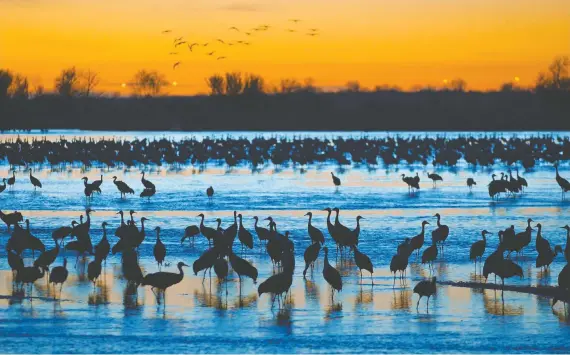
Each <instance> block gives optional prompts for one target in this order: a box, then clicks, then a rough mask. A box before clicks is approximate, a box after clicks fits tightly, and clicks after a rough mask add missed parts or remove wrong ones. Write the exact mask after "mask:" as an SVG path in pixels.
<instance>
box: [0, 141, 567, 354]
mask: <svg viewBox="0 0 570 355" xmlns="http://www.w3.org/2000/svg"><path fill="white" fill-rule="evenodd" d="M50 133H51V132H50ZM53 133H54V134H56V135H57V136H58V137H59V134H63V133H65V134H68V135H71V136H79V135H80V134H83V133H84V132H75V131H73V132H67V131H66V132H53ZM108 133H109V134H111V135H118V136H121V137H128V136H131V135H133V136H137V137H140V138H143V136H142V134H143V133H140V134H141V136H139V132H135V133H132V132H88V133H87V134H95V135H106V134H108ZM239 133H240V135H241V133H243V132H239ZM299 133H300V132H297V134H299ZM463 133H465V132H462V133H461V134H463ZM145 134H146V133H145ZM148 134H157V135H158V134H165V135H167V136H169V137H176V135H175V133H174V132H159V133H157V132H152V133H148ZM176 134H178V133H176ZM180 134H185V135H186V136H188V135H195V134H193V133H192V134H191V133H180ZM204 134H210V133H204ZM216 134H218V133H216ZM232 134H233V133H232ZM248 134H252V135H258V134H261V133H248ZM279 134H280V133H279ZM288 134H289V133H288ZM290 134H293V133H290ZM307 134H312V133H307ZM315 134H321V133H315ZM323 134H325V135H326V134H330V135H333V134H334V135H337V134H338V135H346V134H343V133H337V132H334V133H333V132H327V133H323ZM350 134H354V135H360V134H362V133H361V132H356V133H350ZM366 134H367V135H368V134H369V133H366ZM491 134H492V133H491ZM504 134H510V133H504ZM525 134H532V132H528V133H525ZM244 135H245V133H244ZM180 137H181V136H180ZM145 169H146V170H147V176H146V178H147V179H149V180H151V181H152V182H153V183H154V184H155V185H156V186H157V190H158V192H157V194H156V195H155V196H154V197H153V198H152V199H151V200H150V201H147V200H146V199H141V198H139V197H138V193H140V192H141V191H142V184H141V182H140V174H139V172H140V170H139V169H131V170H129V171H125V170H123V169H120V170H111V171H106V170H103V171H101V170H99V169H92V170H89V171H83V170H81V168H78V167H75V168H69V169H66V170H64V171H51V170H49V169H45V170H41V171H34V175H35V176H36V177H38V178H39V179H40V180H41V181H42V183H43V185H44V187H43V188H42V189H41V190H38V191H37V192H34V190H33V187H32V186H31V184H30V182H29V180H28V171H26V170H20V171H17V173H16V179H17V181H16V185H15V186H14V189H13V190H11V191H10V190H6V191H4V192H3V193H1V194H0V207H1V209H2V210H4V211H12V210H19V211H21V212H22V213H23V214H24V218H29V219H30V221H31V231H32V233H33V234H34V235H36V236H37V237H39V238H41V239H42V240H43V241H44V242H45V244H46V246H47V247H48V248H51V247H53V241H51V240H50V238H49V236H50V235H51V231H52V230H53V229H54V228H57V227H59V226H62V225H66V224H68V223H70V222H71V220H74V219H75V220H78V218H79V215H80V214H81V213H84V212H83V210H84V209H85V207H86V201H85V197H84V196H83V182H82V181H81V180H80V179H81V177H83V176H88V177H89V178H90V179H97V178H98V177H99V175H100V174H104V183H103V185H102V190H103V193H102V195H100V196H95V198H94V199H93V201H92V202H91V203H90V204H89V206H90V207H91V208H92V209H93V210H95V212H94V213H93V215H92V228H91V237H92V239H93V242H94V244H95V243H97V242H98V241H99V240H100V238H101V235H102V230H101V227H100V226H101V223H102V222H103V221H107V222H108V223H109V224H110V227H109V238H110V241H111V243H114V242H116V240H117V238H116V237H114V236H113V234H114V229H115V228H116V227H117V226H118V224H119V221H120V220H119V218H118V216H117V215H116V212H117V211H118V210H119V209H123V210H129V209H134V210H136V211H137V212H138V213H137V214H136V215H135V216H136V219H137V220H138V219H140V218H141V217H143V216H144V217H147V218H148V219H149V221H148V222H147V224H146V230H147V239H146V240H145V242H144V243H143V245H142V246H141V248H140V254H141V265H142V267H143V268H144V272H145V273H147V272H155V271H157V266H156V264H155V262H154V259H153V256H152V248H153V246H154V241H155V237H154V232H153V229H154V228H155V227H156V226H160V227H161V228H162V232H161V239H162V240H163V242H164V243H165V244H166V246H167V250H168V254H167V262H169V263H171V266H169V267H167V268H166V269H167V270H169V271H173V272H174V271H176V270H175V266H174V265H175V264H176V263H177V262H178V261H184V262H186V263H187V264H191V263H192V262H193V261H194V260H195V259H196V258H197V257H198V256H199V255H200V253H201V252H203V251H204V250H205V249H206V248H207V241H206V240H205V239H204V238H203V237H198V238H197V239H196V240H195V243H194V245H190V244H188V243H185V244H184V245H180V237H181V236H182V234H183V229H184V228H185V227H186V226H188V225H190V224H198V223H199V218H197V217H196V215H197V214H198V213H200V212H204V213H205V214H206V224H208V225H210V226H214V219H215V218H218V217H219V218H222V220H223V226H228V225H229V224H231V223H232V222H233V218H232V217H231V216H232V213H233V211H234V210H237V211H238V212H239V213H242V214H243V215H244V224H245V227H246V228H248V229H249V230H251V231H253V219H252V217H253V216H254V215H257V216H259V217H267V216H273V217H274V219H275V220H276V222H277V227H278V229H279V230H280V231H281V232H284V231H290V233H291V236H292V237H291V238H292V240H293V241H294V244H295V252H296V256H297V258H296V259H297V265H296V271H295V275H294V283H293V287H292V294H291V301H290V302H289V303H287V304H286V305H285V307H284V309H283V310H279V309H278V307H277V305H275V307H274V308H273V310H272V309H271V300H270V298H269V296H268V295H263V296H261V297H259V296H257V292H256V290H257V285H254V284H253V282H252V281H251V280H249V279H247V280H245V281H244V282H243V284H242V292H241V296H240V294H239V287H238V279H237V275H235V274H233V273H232V274H231V275H230V280H229V282H228V284H227V291H228V294H227V295H226V285H219V284H218V282H217V281H216V280H215V277H213V278H212V279H211V281H210V279H209V278H208V276H206V281H205V283H204V284H203V283H202V275H198V276H194V275H193V274H192V272H191V270H189V269H187V270H185V271H186V274H185V277H184V280H183V281H182V282H181V283H180V284H178V285H176V286H175V287H172V288H170V289H169V290H168V292H167V296H166V298H167V299H166V305H164V304H161V305H157V303H156V300H155V298H154V295H153V294H152V292H151V291H150V289H148V288H146V289H145V288H142V287H140V288H139V289H138V297H137V299H136V300H134V299H133V298H132V297H128V296H125V295H124V291H125V280H123V279H122V276H121V268H120V260H119V258H118V257H111V258H110V259H109V260H108V261H107V265H106V267H105V275H104V277H102V279H101V280H100V281H99V283H98V284H97V286H96V287H95V288H94V287H93V285H92V284H91V283H90V282H89V281H88V280H87V278H86V275H85V274H86V270H85V269H86V263H88V262H89V261H90V258H87V259H86V260H81V259H80V260H79V262H78V263H77V265H75V256H74V255H73V254H71V253H69V254H67V255H66V256H67V257H68V260H69V265H68V269H69V270H70V277H69V279H68V281H67V282H66V283H65V285H64V286H63V292H62V296H61V298H62V300H61V301H53V299H52V297H53V295H54V290H53V288H48V287H47V286H46V280H45V279H42V280H39V281H38V282H36V284H35V285H34V286H33V291H32V292H33V296H34V298H33V299H32V300H31V301H30V300H29V299H23V300H22V299H21V298H18V297H12V293H13V288H12V284H11V280H12V275H11V272H10V271H9V267H8V265H7V261H6V252H5V250H4V249H5V248H4V246H5V244H6V241H7V240H8V238H9V234H8V233H7V232H6V229H5V228H3V227H2V226H0V320H1V321H0V344H2V351H1V352H6V353H23V352H27V353H29V352H43V353H46V352H60V353H61V352H64V353H70V352H79V353H89V352H107V353H149V352H151V353H179V352H193V353H197V352H210V353H212V352H214V353H235V352H252V353H253V352H255V353H294V352H295V353H296V352H322V353H332V352H341V353H361V352H399V353H401V352H411V353H433V352H448V353H449V352H471V353H473V352H485V353H489V352H499V353H506V352H518V353H567V352H569V351H570V346H568V344H567V342H565V341H564V339H568V336H569V335H570V326H569V324H568V317H567V315H565V314H564V310H563V307H562V305H560V304H559V305H557V306H556V307H555V308H554V309H551V306H550V300H548V299H546V298H541V297H537V296H533V295H527V294H520V293H514V292H505V294H504V302H503V299H502V298H501V293H500V292H495V291H481V290H471V289H468V288H458V287H451V286H441V285H440V286H438V292H437V296H436V297H435V298H432V299H431V300H430V309H429V313H428V312H427V311H426V303H425V302H426V300H425V298H424V299H422V301H421V303H420V307H419V311H416V302H417V299H418V296H417V295H413V294H412V289H413V286H414V285H415V284H416V283H417V282H418V281H419V280H422V279H424V278H427V277H429V276H430V273H429V270H428V268H427V267H426V266H423V265H421V264H418V263H416V262H415V256H413V257H411V261H412V264H411V265H410V266H409V267H408V270H407V279H406V283H405V284H400V283H399V281H396V285H395V286H393V279H392V275H391V274H390V272H389V269H388V264H389V262H390V259H391V257H392V255H393V254H394V252H395V249H396V246H397V244H398V243H399V242H401V241H402V240H403V239H404V238H405V237H412V236H414V235H416V234H418V233H419V231H420V225H421V221H422V220H424V219H425V220H428V221H429V222H430V223H431V225H430V226H428V229H427V230H428V237H427V238H426V239H427V240H429V233H430V232H431V230H433V228H434V227H433V226H434V224H435V223H436V220H435V218H434V217H433V215H434V214H435V213H436V212H439V213H440V214H441V215H442V223H444V224H447V225H448V226H449V227H450V230H451V232H450V237H449V238H448V243H447V244H448V246H447V248H446V252H445V255H444V256H442V257H440V258H439V260H438V262H436V265H435V266H436V267H435V275H436V276H437V277H438V278H439V279H440V280H443V281H468V280H472V281H473V280H480V277H479V275H476V274H475V268H474V266H473V264H471V263H470V262H469V261H468V252H469V247H470V245H471V243H473V242H474V241H476V240H479V239H480V232H481V230H482V229H487V230H489V231H491V232H492V233H493V234H494V235H492V236H490V237H489V245H488V249H487V252H486V255H488V254H489V253H490V252H491V251H492V250H494V248H495V247H496V245H497V232H498V231H499V230H500V229H505V228H507V227H508V226H510V225H511V224H514V225H515V227H516V230H517V232H518V231H521V230H522V229H523V228H524V227H525V226H526V219H527V218H528V217H531V218H533V219H534V220H535V221H536V222H540V223H542V225H543V227H544V230H543V235H544V236H545V237H546V238H547V239H549V240H550V242H551V244H552V245H555V244H560V245H562V246H563V247H564V246H565V243H566V236H565V232H564V230H562V229H560V228H559V227H561V226H563V225H565V224H567V223H568V217H567V216H568V212H569V208H570V202H568V201H561V198H560V191H559V188H558V186H557V184H556V182H555V180H554V171H553V169H552V168H551V167H550V166H538V167H537V168H535V169H534V170H532V171H527V172H522V170H521V172H522V173H523V175H524V176H525V178H526V179H527V180H528V182H529V188H528V190H527V191H526V192H525V194H524V195H522V196H520V197H517V198H515V199H513V198H510V199H502V200H500V201H499V202H492V201H490V199H489V197H488V194H487V191H486V184H487V183H488V181H489V180H490V178H489V176H490V174H491V173H492V172H493V171H504V169H505V167H500V166H496V167H494V170H490V169H485V170H475V171H473V170H471V169H470V168H469V167H467V166H459V167H457V168H454V169H449V170H438V173H439V174H440V175H442V176H443V179H444V181H443V183H442V184H441V185H439V186H438V187H437V188H435V189H434V188H432V185H431V181H428V179H427V176H425V175H424V174H423V173H424V171H427V170H424V169H426V168H424V167H423V166H399V167H396V168H391V169H389V170H386V169H377V170H369V169H367V168H366V167H362V166H352V167H349V168H344V169H343V170H338V167H337V166H333V165H320V166H317V167H314V168H309V169H308V170H306V171H300V170H296V169H293V168H290V167H283V168H278V169H277V168H275V167H267V168H266V169H263V170H262V171H260V172H254V173H252V172H251V170H249V169H248V168H246V167H244V168H234V169H231V170H228V169H227V168H226V167H225V166H223V165H221V166H215V165H212V166H208V167H207V168H206V169H205V170H197V169H193V168H192V167H188V168H182V169H177V170H174V169H169V168H165V167H162V168H161V169H157V168H156V167H146V168H145ZM330 171H335V174H337V175H338V176H339V177H340V178H341V179H342V182H343V185H342V186H341V187H340V188H339V189H336V188H335V187H334V186H333V185H332V183H331V180H330ZM416 171H417V172H419V173H420V177H421V179H422V182H421V183H420V184H421V190H420V192H419V193H418V194H417V195H415V196H410V195H408V192H407V187H406V185H405V184H404V183H403V182H402V181H401V180H400V174H402V173H405V174H410V173H415V172H416ZM429 171H430V172H431V169H430V170H429ZM560 173H561V175H563V176H566V177H570V170H569V169H567V168H564V169H562V170H561V171H560ZM7 175H8V171H7V167H6V166H2V167H0V177H4V176H7ZM113 175H116V176H117V177H118V179H120V180H123V181H125V182H126V183H128V184H129V185H130V186H131V187H133V188H134V190H135V192H136V193H137V194H136V195H134V196H132V195H129V196H128V198H127V199H125V200H122V199H120V197H119V193H118V191H117V190H116V188H115V186H114V185H113V184H112V182H111V179H110V178H111V177H112V176H113ZM467 177H474V178H475V180H476V181H477V183H478V185H477V186H476V188H475V189H474V190H473V192H469V190H468V188H467V186H465V180H466V179H467ZM210 185H212V186H214V188H215V190H216V194H215V196H214V199H213V200H212V201H211V202H209V201H208V199H207V198H206V196H205V189H206V188H207V187H208V186H210ZM335 206H337V207H339V208H340V209H341V222H342V223H343V224H345V225H347V226H349V227H350V228H354V226H355V218H356V216H357V215H361V216H363V217H364V218H365V219H363V220H362V221H361V225H362V232H361V236H360V244H359V248H360V250H361V251H362V252H364V253H366V254H367V255H368V256H369V257H370V258H371V260H372V262H373V264H374V267H375V272H374V275H373V281H374V285H372V283H371V279H370V276H369V275H368V273H366V272H365V273H364V278H363V281H362V283H361V282H360V275H359V273H358V269H357V268H356V266H355V265H354V262H353V261H352V258H348V259H344V260H342V261H341V260H340V259H339V260H334V257H335V253H334V252H332V255H331V257H332V259H333V260H331V263H332V264H333V265H335V266H336V267H337V268H338V269H339V270H340V271H341V274H342V277H343V284H344V287H343V291H342V293H341V294H339V295H336V294H335V298H334V302H333V301H331V291H330V287H329V286H328V285H327V284H326V282H325V281H324V279H323V277H322V274H321V272H322V266H323V263H322V257H323V255H322V253H321V256H320V261H319V263H318V264H317V266H316V268H315V270H314V272H313V273H312V274H311V273H310V272H309V274H308V275H307V276H308V278H307V280H306V281H305V280H304V279H303V277H302V269H303V266H304V265H303V257H302V255H303V252H304V250H305V248H306V247H307V246H308V245H309V239H308V236H307V229H306V227H307V217H304V214H305V213H306V212H307V211H313V213H314V214H315V216H314V219H313V224H314V225H315V226H316V227H318V228H320V229H321V230H323V232H324V233H325V237H326V238H327V245H329V247H330V248H331V249H334V246H332V243H331V240H330V237H329V236H328V234H327V233H326V222H325V218H326V213H325V212H323V211H321V210H322V209H323V208H325V207H335ZM534 237H535V235H534V234H533V242H532V243H531V245H530V247H529V248H528V250H527V252H526V253H525V257H524V258H521V259H519V260H517V262H519V263H520V264H521V266H522V268H523V271H524V278H522V279H509V280H508V281H507V283H511V284H521V285H527V284H531V285H536V284H541V285H543V284H551V285H555V284H556V282H557V275H558V272H559V271H560V269H561V268H562V267H563V266H564V265H565V261H564V257H563V256H558V257H557V258H556V259H555V261H554V263H553V265H552V269H551V271H550V272H549V273H546V274H544V273H541V272H540V271H539V270H538V269H536V268H535V267H534V259H535V258H536V253H535V250H534ZM254 239H255V235H254ZM255 242H256V245H255V247H254V249H253V250H251V251H249V250H248V251H247V252H246V253H245V257H246V258H247V259H248V260H250V261H251V262H252V263H253V264H254V265H255V266H256V267H257V268H258V269H259V280H258V284H259V282H261V281H263V280H265V279H266V278H267V277H268V276H270V275H271V273H272V267H271V262H270V259H269V257H268V256H267V255H266V254H265V253H262V252H261V251H260V247H259V243H258V240H257V239H255ZM234 250H235V251H236V252H239V251H240V247H239V245H237V242H236V245H235V246H234ZM62 258H63V256H61V257H60V258H58V260H57V261H56V263H55V264H56V265H60V264H61V263H62ZM32 261H33V260H32V257H31V254H28V252H26V260H25V262H26V264H31V263H32ZM189 274H192V275H189ZM58 294H59V293H58Z"/></svg>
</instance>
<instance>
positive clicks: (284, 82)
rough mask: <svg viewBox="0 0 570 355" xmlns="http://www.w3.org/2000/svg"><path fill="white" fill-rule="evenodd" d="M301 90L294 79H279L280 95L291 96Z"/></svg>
mask: <svg viewBox="0 0 570 355" xmlns="http://www.w3.org/2000/svg"><path fill="white" fill-rule="evenodd" d="M300 89H301V84H299V82H298V81H297V80H296V79H292V78H291V79H281V83H280V87H279V92H280V93H281V94H291V93H293V92H297V91H299V90H300Z"/></svg>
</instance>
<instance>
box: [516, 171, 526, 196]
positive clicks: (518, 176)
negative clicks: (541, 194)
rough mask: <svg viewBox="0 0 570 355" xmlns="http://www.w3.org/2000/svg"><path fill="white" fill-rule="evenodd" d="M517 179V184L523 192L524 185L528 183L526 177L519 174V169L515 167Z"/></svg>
mask: <svg viewBox="0 0 570 355" xmlns="http://www.w3.org/2000/svg"><path fill="white" fill-rule="evenodd" d="M517 180H518V182H519V186H520V187H521V191H523V192H524V189H525V187H528V183H527V182H526V179H525V178H524V177H522V176H520V175H519V169H518V168H517Z"/></svg>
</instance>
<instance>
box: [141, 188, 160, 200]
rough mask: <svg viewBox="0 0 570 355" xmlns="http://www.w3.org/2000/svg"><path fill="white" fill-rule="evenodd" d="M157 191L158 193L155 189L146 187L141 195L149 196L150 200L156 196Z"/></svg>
mask: <svg viewBox="0 0 570 355" xmlns="http://www.w3.org/2000/svg"><path fill="white" fill-rule="evenodd" d="M155 193H156V190H155V189H144V190H142V192H141V194H140V197H147V198H148V200H149V201H150V198H151V197H152V196H154V194H155Z"/></svg>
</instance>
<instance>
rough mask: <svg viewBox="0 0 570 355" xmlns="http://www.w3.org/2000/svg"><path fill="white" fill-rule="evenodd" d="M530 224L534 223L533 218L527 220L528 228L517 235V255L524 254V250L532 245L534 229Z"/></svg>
mask: <svg viewBox="0 0 570 355" xmlns="http://www.w3.org/2000/svg"><path fill="white" fill-rule="evenodd" d="M530 222H533V220H532V219H531V218H529V219H527V227H526V229H525V231H524V232H520V233H517V234H516V235H515V250H516V252H517V253H520V252H524V248H525V247H526V246H527V245H529V244H530V241H531V239H532V231H533V230H534V229H532V227H531V226H530Z"/></svg>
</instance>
